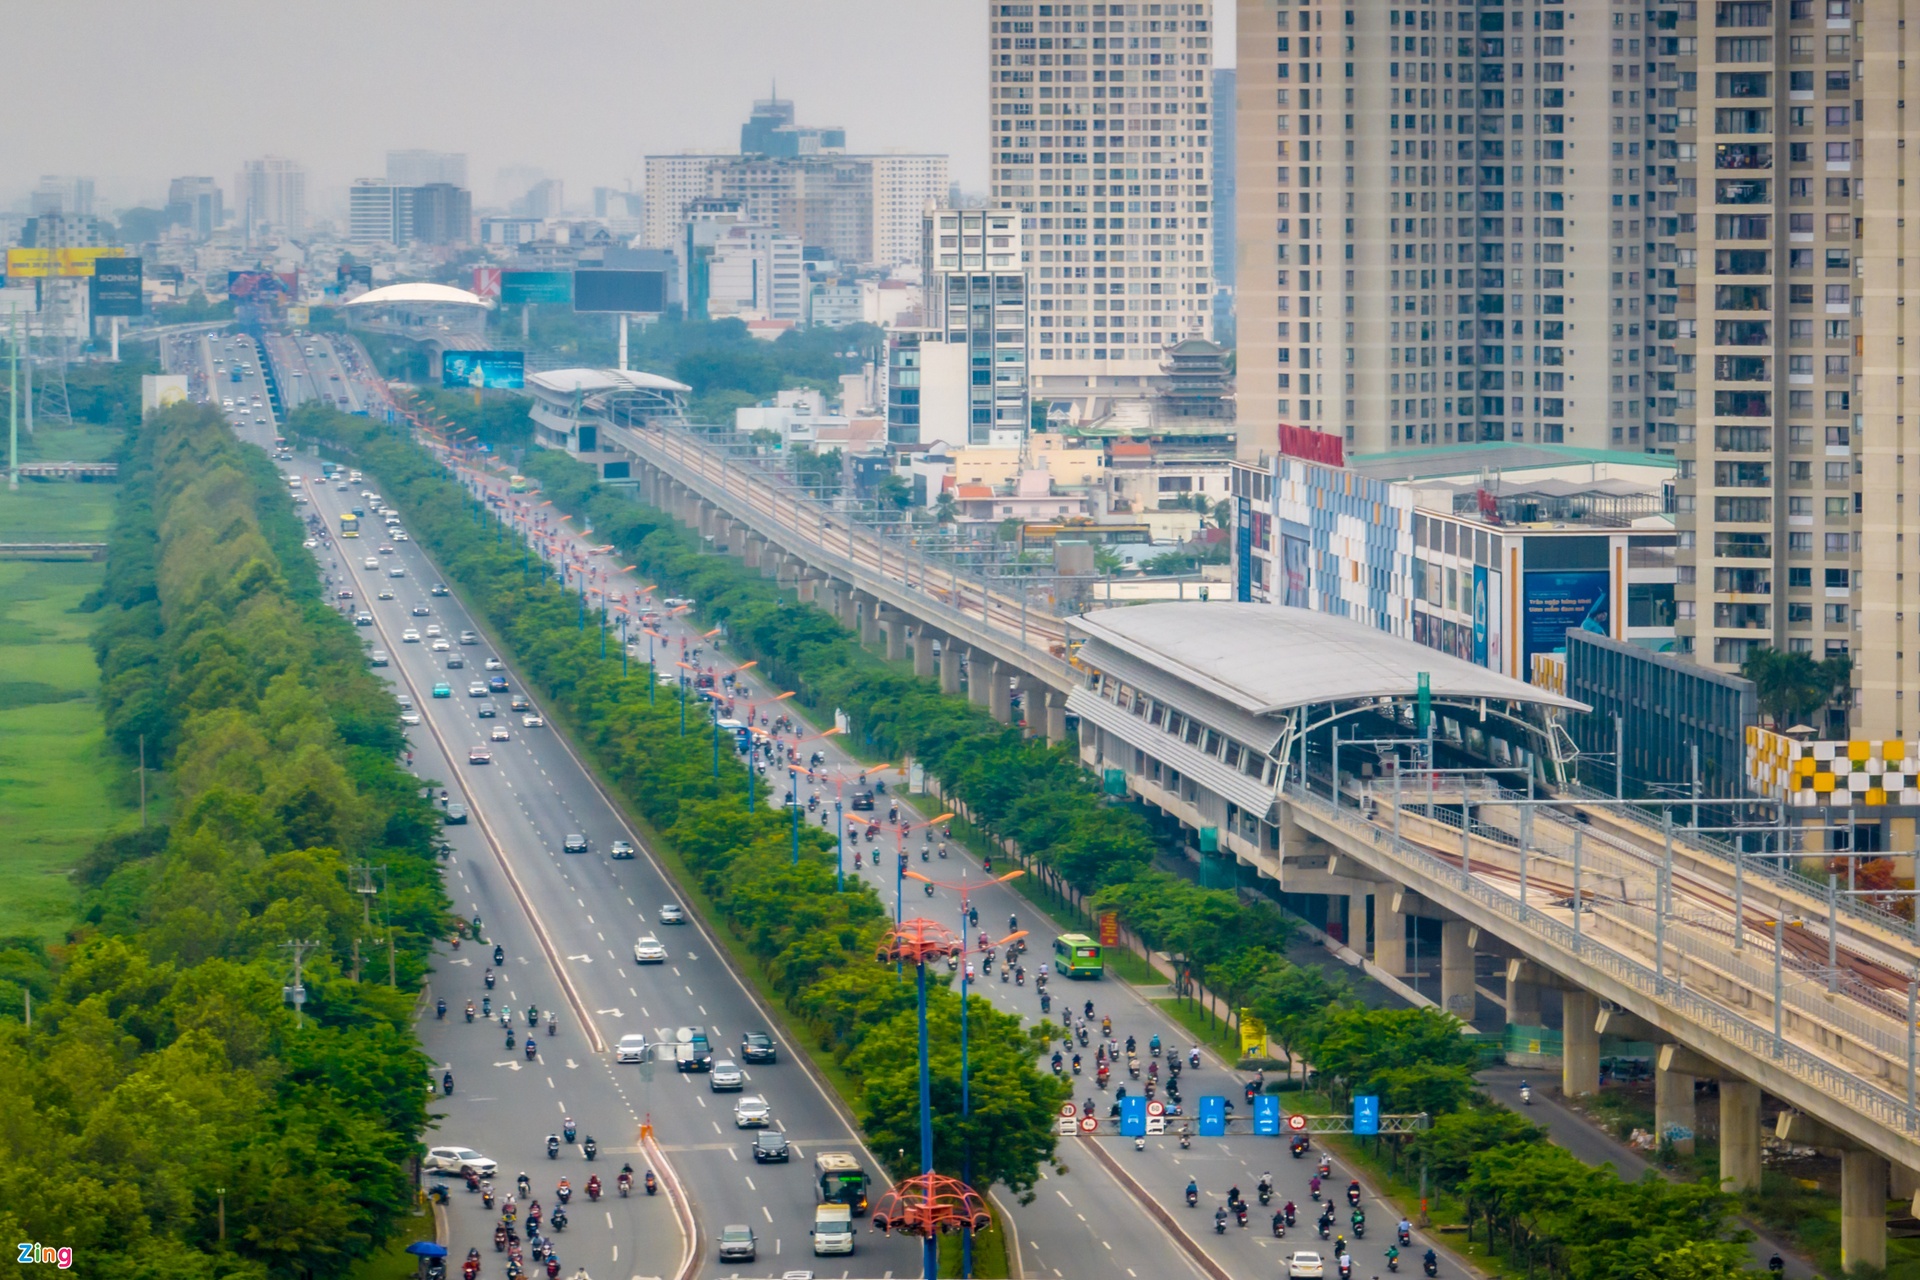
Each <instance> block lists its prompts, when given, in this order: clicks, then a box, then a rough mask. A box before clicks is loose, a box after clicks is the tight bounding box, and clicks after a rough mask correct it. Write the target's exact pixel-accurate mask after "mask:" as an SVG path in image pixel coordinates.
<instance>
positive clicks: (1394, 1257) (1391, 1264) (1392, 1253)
mask: <svg viewBox="0 0 1920 1280" xmlns="http://www.w3.org/2000/svg"><path fill="white" fill-rule="evenodd" d="M1399 1261H1400V1247H1399V1246H1398V1245H1391V1244H1390V1245H1388V1246H1387V1270H1389V1271H1392V1270H1395V1269H1396V1266H1397V1264H1398V1263H1399Z"/></svg>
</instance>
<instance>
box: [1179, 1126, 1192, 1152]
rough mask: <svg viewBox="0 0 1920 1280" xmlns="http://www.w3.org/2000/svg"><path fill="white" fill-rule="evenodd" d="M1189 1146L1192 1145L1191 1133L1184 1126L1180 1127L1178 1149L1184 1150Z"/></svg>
mask: <svg viewBox="0 0 1920 1280" xmlns="http://www.w3.org/2000/svg"><path fill="white" fill-rule="evenodd" d="M1191 1146H1193V1135H1192V1134H1191V1133H1188V1132H1187V1131H1186V1130H1185V1129H1184V1128H1183V1129H1181V1130H1180V1149H1181V1150H1182V1151H1185V1150H1187V1149H1188V1148H1189V1147H1191Z"/></svg>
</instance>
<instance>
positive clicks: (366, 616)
mask: <svg viewBox="0 0 1920 1280" xmlns="http://www.w3.org/2000/svg"><path fill="white" fill-rule="evenodd" d="M353 625H354V626H356V627H370V626H372V625H373V615H372V614H370V613H368V612H366V611H365V610H364V609H363V610H361V611H360V612H359V613H356V614H354V615H353Z"/></svg>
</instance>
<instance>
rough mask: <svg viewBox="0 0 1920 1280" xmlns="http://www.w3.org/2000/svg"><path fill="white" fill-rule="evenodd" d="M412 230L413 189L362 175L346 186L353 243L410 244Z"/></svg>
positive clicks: (349, 237)
mask: <svg viewBox="0 0 1920 1280" xmlns="http://www.w3.org/2000/svg"><path fill="white" fill-rule="evenodd" d="M412 231H413V188H412V187H397V186H394V185H393V184H392V183H389V182H386V181H384V180H382V179H380V178H361V179H358V180H357V181H355V182H354V184H353V186H351V187H349V188H348V189H347V241H348V243H350V244H394V245H401V244H405V243H407V241H408V240H409V239H410V238H411V236H412Z"/></svg>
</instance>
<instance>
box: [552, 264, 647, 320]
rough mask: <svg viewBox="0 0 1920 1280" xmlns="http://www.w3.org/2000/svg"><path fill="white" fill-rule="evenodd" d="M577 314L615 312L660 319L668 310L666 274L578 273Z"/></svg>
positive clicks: (575, 286) (575, 277)
mask: <svg viewBox="0 0 1920 1280" xmlns="http://www.w3.org/2000/svg"><path fill="white" fill-rule="evenodd" d="M573 309H574V310H575V311H614V312H626V313H630V314H636V315H658V314H660V313H661V312H663V311H665V310H666V309H667V274H666V272H664V271H576V272H574V273H573Z"/></svg>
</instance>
